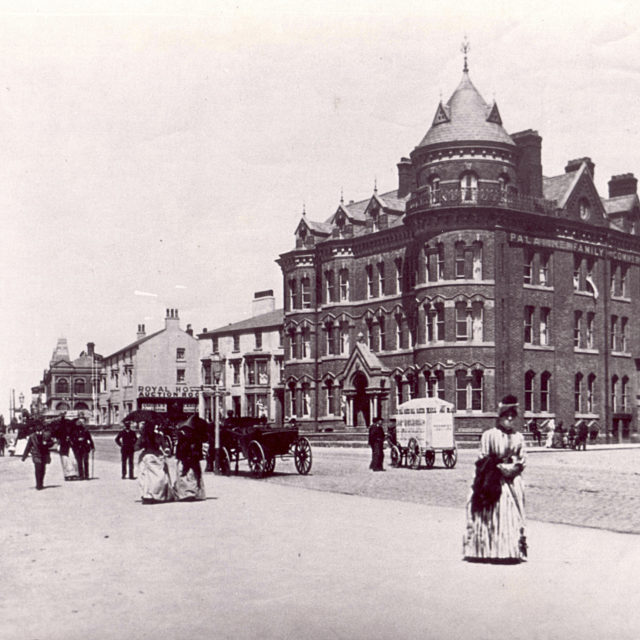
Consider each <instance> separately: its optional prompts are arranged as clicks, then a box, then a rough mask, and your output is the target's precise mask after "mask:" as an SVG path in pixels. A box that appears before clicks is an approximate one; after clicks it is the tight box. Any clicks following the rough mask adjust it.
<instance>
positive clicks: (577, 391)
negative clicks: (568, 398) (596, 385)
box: [573, 373, 584, 413]
mask: <svg viewBox="0 0 640 640" xmlns="http://www.w3.org/2000/svg"><path fill="white" fill-rule="evenodd" d="M583 380H584V376H583V375H582V374H581V373H576V377H575V380H574V383H573V398H574V402H573V409H574V411H575V412H576V413H581V412H582V393H583V391H582V384H583Z"/></svg>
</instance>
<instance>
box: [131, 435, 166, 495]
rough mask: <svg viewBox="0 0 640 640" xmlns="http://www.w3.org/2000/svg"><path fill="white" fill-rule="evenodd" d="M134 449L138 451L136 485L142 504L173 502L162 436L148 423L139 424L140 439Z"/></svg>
mask: <svg viewBox="0 0 640 640" xmlns="http://www.w3.org/2000/svg"><path fill="white" fill-rule="evenodd" d="M136 448H137V449H140V455H139V456H138V484H139V485H140V493H141V497H142V504H151V503H153V502H170V501H171V500H173V498H174V495H173V488H172V486H171V476H170V475H169V466H168V465H167V461H166V459H165V456H164V453H163V451H162V436H161V435H160V434H158V433H157V432H156V429H155V427H154V425H153V424H151V423H150V422H142V423H141V432H140V439H139V440H138V443H137V446H136Z"/></svg>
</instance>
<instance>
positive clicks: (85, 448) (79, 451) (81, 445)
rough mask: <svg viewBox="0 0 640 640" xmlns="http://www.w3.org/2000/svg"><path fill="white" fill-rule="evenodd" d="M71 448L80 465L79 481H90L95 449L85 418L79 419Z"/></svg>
mask: <svg viewBox="0 0 640 640" xmlns="http://www.w3.org/2000/svg"><path fill="white" fill-rule="evenodd" d="M71 448H72V449H73V453H74V455H75V457H76V461H77V463H78V479H79V480H89V478H90V473H89V456H90V454H91V452H92V451H93V450H94V449H95V445H94V444H93V438H92V437H91V434H90V433H89V430H88V429H87V428H86V426H85V424H84V419H83V418H78V420H77V421H76V426H75V429H74V431H73V435H72V437H71Z"/></svg>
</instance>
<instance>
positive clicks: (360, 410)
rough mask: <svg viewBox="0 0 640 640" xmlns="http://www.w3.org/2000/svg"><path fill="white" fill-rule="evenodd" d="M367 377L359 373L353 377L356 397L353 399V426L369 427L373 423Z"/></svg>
mask: <svg viewBox="0 0 640 640" xmlns="http://www.w3.org/2000/svg"><path fill="white" fill-rule="evenodd" d="M368 382H369V381H368V380H367V376H365V375H364V373H362V371H358V372H357V373H356V374H355V375H354V376H353V387H354V389H355V392H356V393H355V396H354V397H353V426H354V427H368V426H369V425H370V423H371V415H370V407H369V398H368V397H367V386H368Z"/></svg>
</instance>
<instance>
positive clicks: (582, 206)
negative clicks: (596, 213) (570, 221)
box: [578, 198, 591, 220]
mask: <svg viewBox="0 0 640 640" xmlns="http://www.w3.org/2000/svg"><path fill="white" fill-rule="evenodd" d="M578 211H579V212H580V219H581V220H588V219H589V218H590V217H591V206H590V205H589V201H588V200H587V199H586V198H583V199H582V200H580V202H579V203H578Z"/></svg>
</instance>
